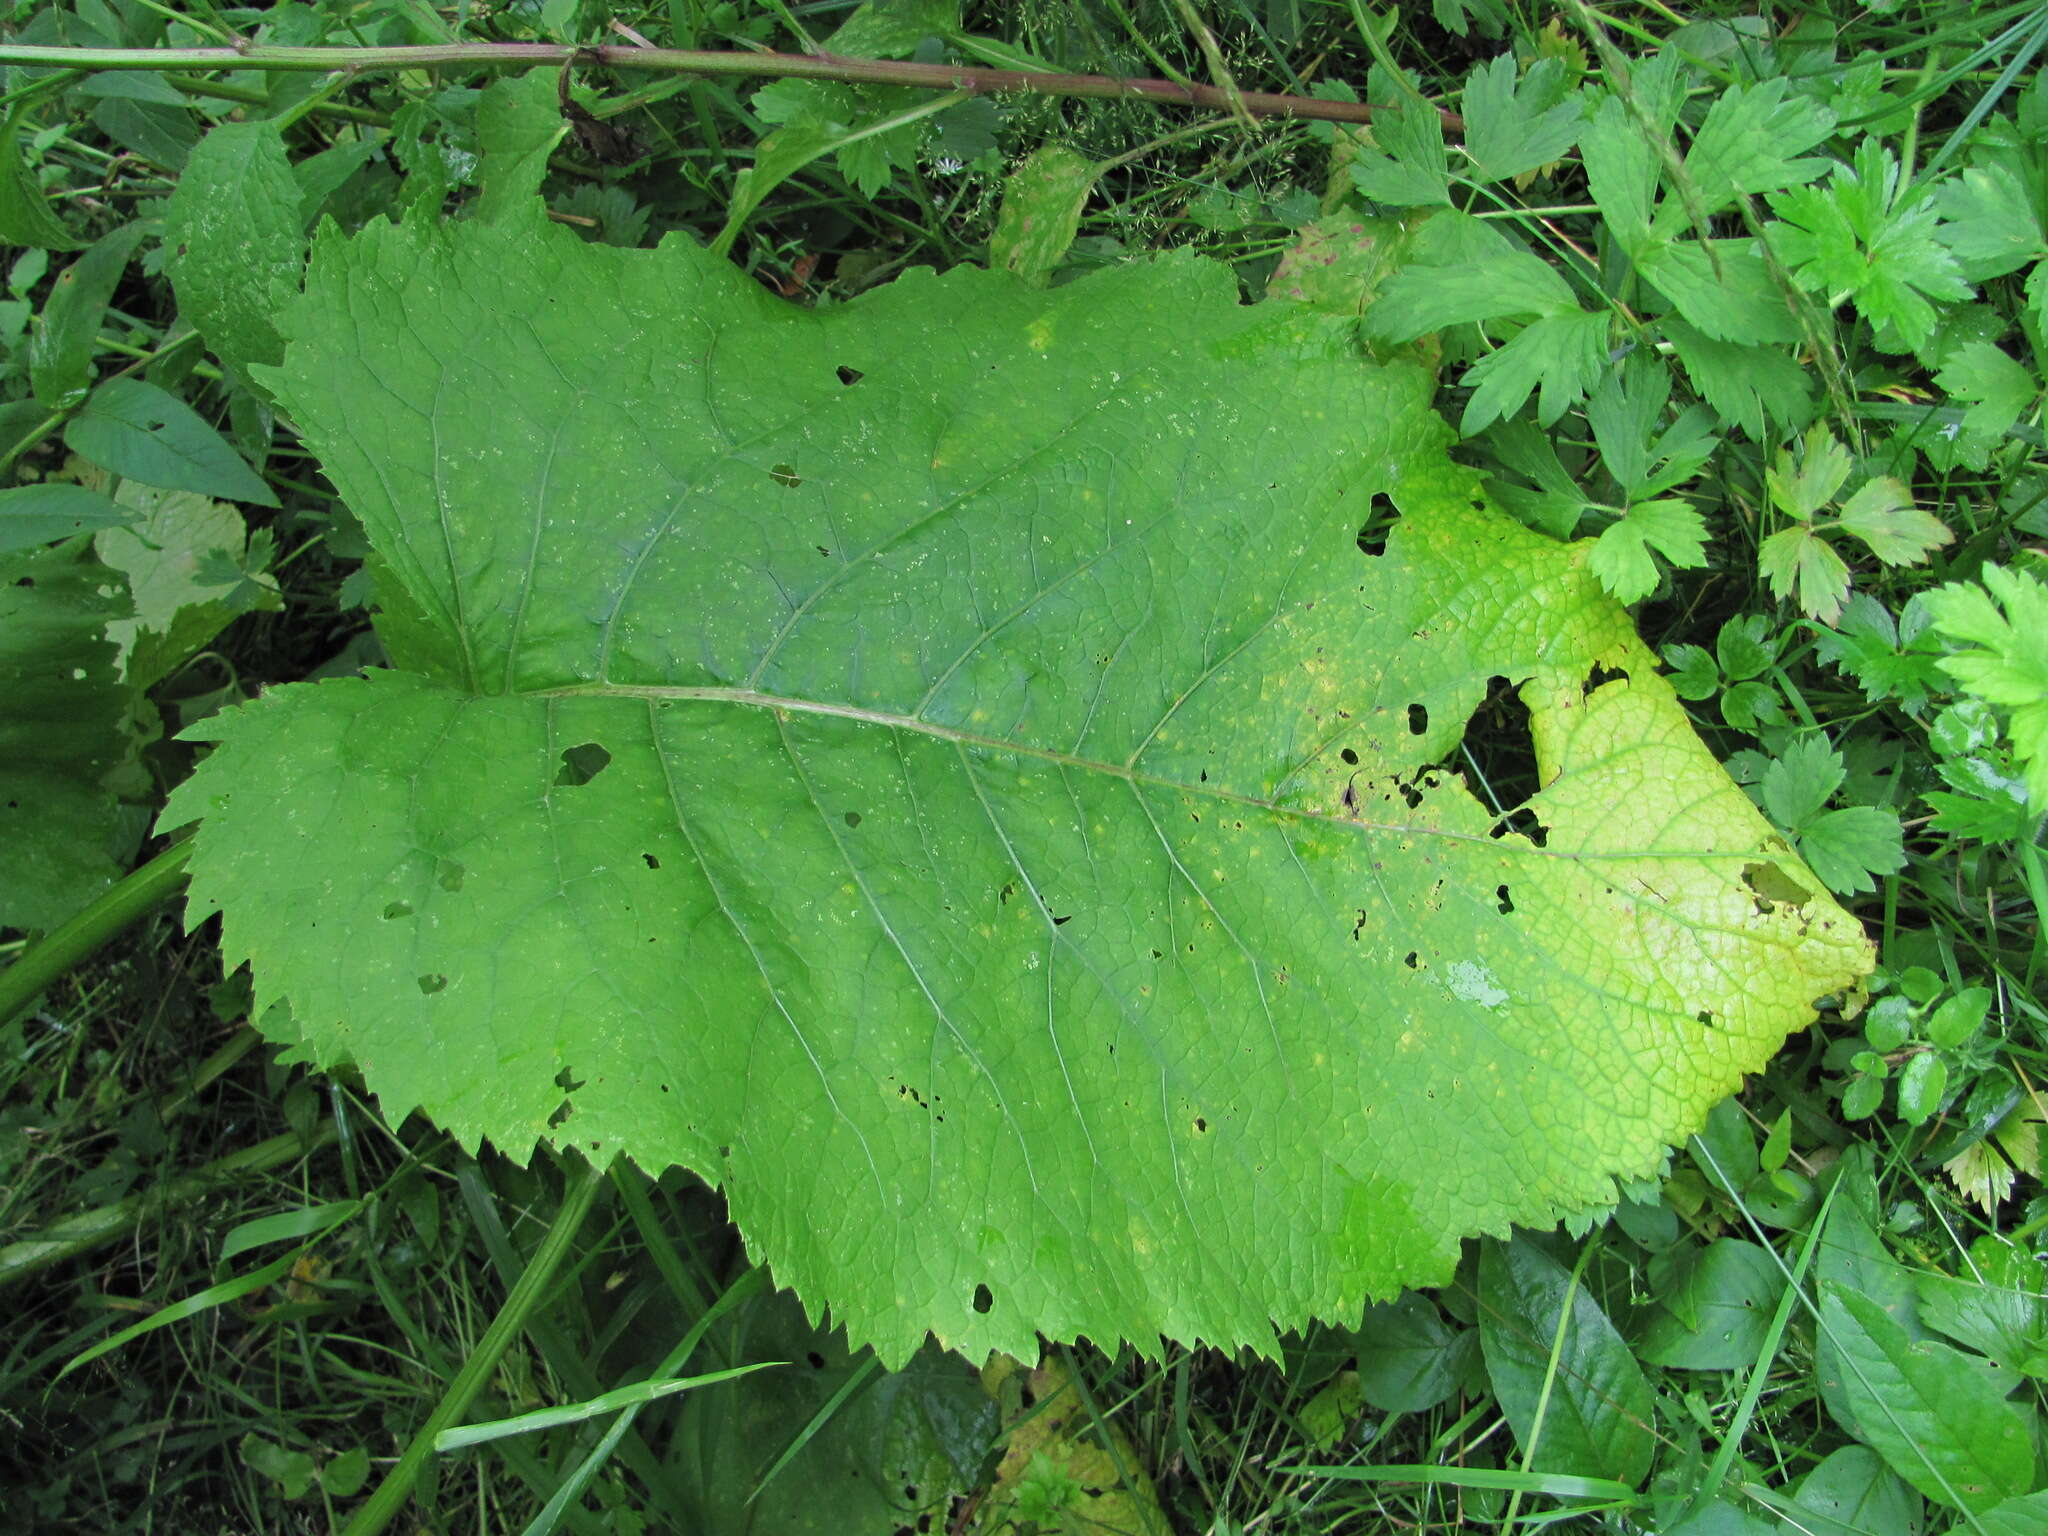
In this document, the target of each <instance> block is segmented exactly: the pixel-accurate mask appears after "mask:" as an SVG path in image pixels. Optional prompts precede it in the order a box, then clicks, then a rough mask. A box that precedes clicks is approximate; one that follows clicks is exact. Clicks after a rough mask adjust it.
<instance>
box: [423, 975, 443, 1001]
mask: <svg viewBox="0 0 2048 1536" xmlns="http://www.w3.org/2000/svg"><path fill="white" fill-rule="evenodd" d="M447 986H448V978H447V977H446V976H443V975H442V974H441V973H440V972H439V971H433V972H430V973H428V974H427V975H425V976H422V977H421V978H420V991H422V992H424V993H425V994H426V995H427V996H428V997H432V996H433V995H434V994H435V993H436V992H440V991H443V990H445V989H446V988H447Z"/></svg>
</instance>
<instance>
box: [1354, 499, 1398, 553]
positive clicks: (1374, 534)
mask: <svg viewBox="0 0 2048 1536" xmlns="http://www.w3.org/2000/svg"><path fill="white" fill-rule="evenodd" d="M1400 520H1401V512H1400V509H1399V508H1398V507H1396V506H1395V505H1394V499H1393V497H1391V496H1389V495H1387V494H1386V493H1385V492H1383V491H1375V492H1373V495H1372V500H1371V501H1370V502H1368V503H1367V504H1366V509H1365V522H1364V524H1363V526H1361V527H1360V528H1359V530H1358V548H1359V552H1360V553H1361V554H1367V555H1375V556H1377V555H1384V554H1385V553H1386V552H1387V535H1388V534H1390V533H1392V532H1393V531H1394V524H1396V523H1397V522H1399V521H1400Z"/></svg>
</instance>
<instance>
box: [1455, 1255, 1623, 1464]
mask: <svg viewBox="0 0 2048 1536" xmlns="http://www.w3.org/2000/svg"><path fill="white" fill-rule="evenodd" d="M1560 1326H1561V1327H1562V1338H1561V1340H1560V1337H1559V1333H1560ZM1479 1339H1480V1348H1481V1350H1482V1351H1483V1352H1484V1354H1485V1356H1486V1374H1487V1380H1488V1382H1489V1383H1490V1384H1491V1386H1492V1387H1493V1395H1494V1396H1495V1397H1496V1398H1497V1399H1499V1401H1500V1407H1501V1412H1502V1413H1504V1414H1506V1415H1507V1420H1508V1423H1509V1424H1511V1425H1512V1426H1513V1427H1514V1431H1515V1440H1516V1443H1517V1444H1519V1445H1520V1446H1521V1447H1522V1450H1523V1452H1524V1454H1525V1455H1529V1463H1528V1464H1529V1466H1530V1469H1531V1470H1533V1471H1538V1472H1564V1473H1568V1474H1573V1475H1576V1476H1580V1477H1609V1478H1613V1479H1614V1480H1615V1481H1616V1482H1621V1483H1627V1484H1628V1485H1629V1486H1631V1487H1634V1486H1635V1485H1637V1484H1638V1483H1640V1482H1641V1481H1642V1480H1643V1478H1644V1477H1645V1476H1647V1475H1648V1473H1649V1470H1650V1462H1651V1460H1652V1458H1653V1456H1654V1455H1655V1452H1656V1431H1655V1428H1654V1418H1655V1407H1654V1404H1653V1401H1652V1398H1651V1394H1650V1384H1649V1382H1648V1380H1647V1379H1646V1378H1645V1377H1644V1375H1643V1368H1642V1367H1641V1366H1640V1365H1638V1364H1636V1359H1635V1356H1634V1355H1632V1354H1630V1353H1629V1349H1628V1346H1627V1345H1626V1344H1624V1343H1623V1342H1622V1339H1621V1335H1620V1334H1619V1333H1617V1332H1615V1329H1614V1324H1613V1323H1611V1322H1609V1321H1608V1320H1607V1314H1606V1313H1605V1312H1602V1311H1601V1310H1600V1304H1599V1303H1598V1302H1597V1301H1595V1300H1594V1299H1593V1297H1592V1295H1591V1294H1590V1293H1588V1291H1587V1290H1586V1288H1585V1286H1584V1285H1583V1284H1580V1283H1578V1281H1577V1278H1576V1277H1575V1276H1573V1275H1572V1274H1571V1273H1570V1272H1568V1271H1567V1270H1566V1269H1565V1268H1564V1267H1563V1266H1562V1265H1561V1264H1559V1263H1558V1262H1557V1261H1556V1260H1555V1259H1553V1258H1551V1257H1550V1256H1549V1255H1548V1254H1546V1253H1545V1252H1543V1250H1542V1249H1540V1248H1538V1247H1536V1246H1535V1245H1534V1244H1533V1243H1531V1242H1529V1241H1528V1240H1527V1239H1526V1238H1521V1237H1517V1238H1515V1239H1513V1240H1512V1241H1510V1242H1505V1243H1504V1242H1500V1241H1498V1240H1496V1239H1491V1238H1489V1239H1488V1240H1487V1242H1486V1243H1485V1245H1484V1246H1483V1247H1482V1248H1481V1249H1480V1255H1479ZM1553 1353H1554V1354H1555V1369H1553V1368H1552V1356H1553ZM1539 1408H1540V1410H1541V1412H1540V1414H1539ZM1532 1447H1533V1455H1530V1451H1531V1448H1532Z"/></svg>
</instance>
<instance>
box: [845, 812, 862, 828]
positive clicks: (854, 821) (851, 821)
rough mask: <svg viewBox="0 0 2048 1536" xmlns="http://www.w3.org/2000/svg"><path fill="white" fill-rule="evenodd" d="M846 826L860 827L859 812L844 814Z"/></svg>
mask: <svg viewBox="0 0 2048 1536" xmlns="http://www.w3.org/2000/svg"><path fill="white" fill-rule="evenodd" d="M846 824H847V825H848V826H849V827H857V826H859V825H860V812H859V811H848V812H847V813H846Z"/></svg>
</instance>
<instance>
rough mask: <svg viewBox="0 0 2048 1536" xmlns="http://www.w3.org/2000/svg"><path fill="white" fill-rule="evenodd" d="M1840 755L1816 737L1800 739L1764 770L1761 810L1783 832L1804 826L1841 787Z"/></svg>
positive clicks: (1842, 773)
mask: <svg viewBox="0 0 2048 1536" xmlns="http://www.w3.org/2000/svg"><path fill="white" fill-rule="evenodd" d="M1847 775H1848V770H1847V769H1845V768H1844V767H1843V766H1842V754H1841V753H1839V752H1837V751H1836V750H1835V749H1834V748H1833V747H1831V746H1830V745H1828V741H1827V738H1826V737H1825V736H1821V735H1819V734H1814V735H1811V736H1801V737H1799V738H1798V739H1797V740H1795V741H1794V742H1793V743H1792V744H1791V745H1790V746H1788V747H1787V748H1786V749H1785V750H1784V751H1783V752H1782V753H1781V754H1779V755H1778V756H1777V757H1775V758H1773V759H1772V760H1771V766H1770V767H1768V768H1766V769H1765V770H1764V776H1763V783H1762V785H1761V788H1762V790H1763V797H1764V809H1765V810H1766V811H1767V812H1769V813H1770V817H1771V820H1773V821H1775V822H1776V823H1777V824H1778V825H1779V826H1781V827H1783V828H1785V829H1786V830H1787V831H1796V830H1798V829H1799V828H1800V827H1803V826H1805V825H1806V823H1807V822H1809V821H1811V820H1812V819H1813V818H1814V817H1815V816H1818V815H1819V814H1820V812H1821V809H1822V808H1823V807H1824V806H1826V804H1827V803H1828V801H1829V800H1830V799H1832V798H1833V797H1834V793H1835V791H1836V790H1838V789H1840V788H1841V787H1842V780H1843V779H1844V778H1846V777H1847Z"/></svg>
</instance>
